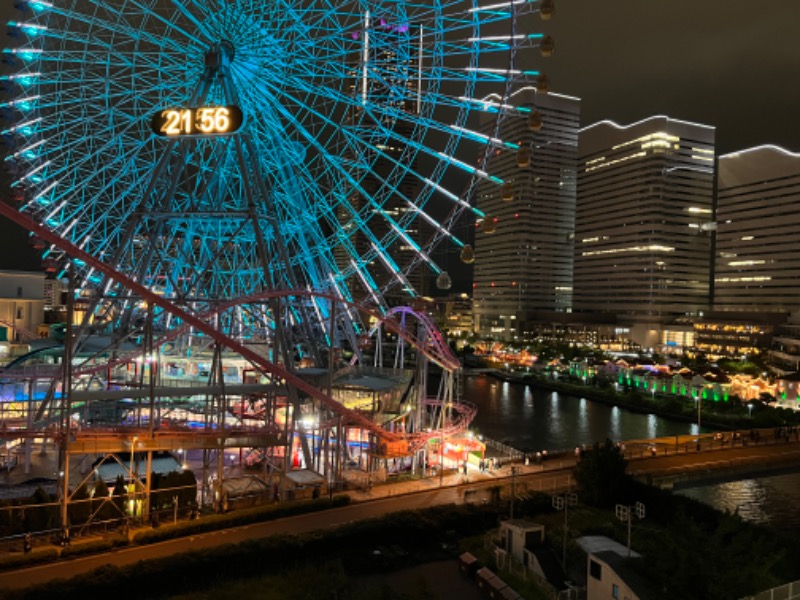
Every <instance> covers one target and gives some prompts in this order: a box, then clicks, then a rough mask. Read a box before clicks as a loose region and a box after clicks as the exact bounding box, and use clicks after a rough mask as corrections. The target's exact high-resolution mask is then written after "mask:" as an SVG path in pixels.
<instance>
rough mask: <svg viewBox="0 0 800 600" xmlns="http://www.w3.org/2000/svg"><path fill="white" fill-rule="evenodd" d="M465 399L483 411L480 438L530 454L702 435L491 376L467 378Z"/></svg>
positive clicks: (476, 425)
mask: <svg viewBox="0 0 800 600" xmlns="http://www.w3.org/2000/svg"><path fill="white" fill-rule="evenodd" d="M462 397H463V399H464V400H466V401H467V402H472V403H473V404H475V405H476V406H477V407H478V415H477V416H476V417H475V420H474V421H473V426H472V430H473V431H474V432H475V433H476V434H480V435H483V436H485V437H488V438H491V439H493V440H497V441H500V442H503V443H505V444H508V445H509V446H513V447H514V448H517V449H518V450H523V451H525V452H536V451H539V450H547V451H548V452H553V451H560V450H572V449H574V448H575V447H576V446H581V445H583V444H585V445H587V446H590V445H592V444H594V443H595V442H604V441H605V440H606V439H611V440H612V441H618V440H641V439H649V438H655V437H667V436H675V435H687V434H695V433H696V432H697V425H696V424H692V423H682V422H679V421H670V420H667V419H663V418H660V417H657V416H655V415H647V414H641V413H632V412H629V411H626V410H622V409H620V408H617V407H616V406H609V405H607V404H602V403H600V402H592V401H590V400H586V399H583V398H574V397H571V396H565V395H563V394H559V393H558V392H551V391H547V390H541V389H536V388H532V387H530V386H528V385H524V384H520V383H511V382H508V381H501V380H499V379H496V378H494V377H491V376H489V375H480V376H477V375H476V376H473V375H468V376H466V377H465V378H464V387H463V394H462Z"/></svg>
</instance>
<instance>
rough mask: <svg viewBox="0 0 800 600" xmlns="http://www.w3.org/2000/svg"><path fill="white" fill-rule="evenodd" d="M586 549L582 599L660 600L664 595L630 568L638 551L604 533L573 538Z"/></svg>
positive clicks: (638, 555)
mask: <svg viewBox="0 0 800 600" xmlns="http://www.w3.org/2000/svg"><path fill="white" fill-rule="evenodd" d="M577 542H578V545H580V547H581V548H583V550H584V551H585V552H586V555H587V558H586V561H587V562H586V565H587V577H586V600H651V599H652V600H661V599H662V598H666V596H664V595H663V594H661V593H659V592H658V591H657V590H656V589H655V588H654V586H653V584H652V583H650V582H648V581H647V580H645V579H644V578H643V577H642V576H641V575H640V574H639V573H638V572H637V571H636V570H635V569H634V568H632V564H633V562H632V561H638V560H642V557H641V555H640V554H638V553H637V552H634V551H630V553H629V551H628V548H626V547H625V546H623V545H622V544H620V543H619V542H616V541H614V540H612V539H610V538H607V537H605V536H585V537H581V538H578V539H577Z"/></svg>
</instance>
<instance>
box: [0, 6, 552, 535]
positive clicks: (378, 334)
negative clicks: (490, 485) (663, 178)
mask: <svg viewBox="0 0 800 600" xmlns="http://www.w3.org/2000/svg"><path fill="white" fill-rule="evenodd" d="M16 6H17V8H19V9H20V18H19V20H16V21H12V22H10V23H9V31H10V32H11V33H12V34H13V35H14V36H15V39H16V42H15V43H14V44H13V45H12V46H11V47H9V48H6V49H5V50H4V51H3V57H4V61H5V62H7V63H9V64H12V65H13V67H14V72H13V74H11V75H3V76H2V79H3V81H4V84H5V85H6V86H8V87H10V88H12V89H13V97H12V99H10V100H8V101H4V102H2V103H0V108H2V110H3V111H4V115H3V116H4V117H6V118H7V121H8V125H7V126H6V127H5V128H4V130H3V132H2V133H3V136H4V140H5V141H6V142H7V143H8V145H9V148H10V149H9V151H8V152H7V156H6V161H5V164H6V166H7V168H8V170H9V171H10V172H11V173H12V175H13V182H12V185H11V197H10V200H11V204H7V203H0V213H2V214H3V215H4V216H5V217H7V218H9V219H11V220H12V221H14V222H16V223H18V224H19V225H22V226H23V227H24V228H26V229H27V230H29V231H30V232H31V240H32V243H34V244H35V246H36V247H37V248H41V249H42V252H43V254H42V256H43V259H44V263H43V266H44V268H45V270H46V271H47V272H48V273H50V274H51V275H52V276H53V277H57V278H60V279H63V280H65V281H67V282H68V286H69V289H70V305H69V306H70V308H69V314H68V319H67V321H68V324H67V332H66V339H65V343H64V349H63V354H62V358H61V360H60V363H61V365H62V367H61V368H55V369H54V368H51V369H50V372H49V373H46V372H45V371H46V370H42V369H39V370H35V369H34V371H35V372H34V373H31V370H30V367H26V366H25V364H24V363H19V364H18V365H17V367H15V368H10V369H6V371H5V372H4V373H3V376H4V377H5V379H4V381H6V382H12V383H13V385H14V386H16V387H15V388H14V389H15V390H17V389H18V388H19V387H20V386H17V383H14V382H23V383H22V384H20V385H21V388H22V390H23V393H26V392H25V390H28V392H27V394H28V395H27V397H26V399H25V400H23V402H22V404H23V405H24V407H25V408H23V409H22V410H21V412H20V415H21V416H20V418H24V422H21V421H14V420H13V419H10V420H9V421H8V423H11V425H12V428H13V429H14V432H13V434H5V435H6V438H5V439H6V440H9V439H12V438H13V439H30V438H45V439H47V438H52V439H56V440H57V441H58V443H59V445H60V449H61V472H62V480H63V482H64V484H63V485H62V492H61V510H62V525H63V526H65V527H66V526H67V525H68V521H69V517H68V514H69V511H68V506H69V503H70V498H71V495H72V494H74V491H75V490H74V489H71V488H70V483H69V482H70V473H69V470H70V468H71V465H72V463H73V461H72V459H73V458H74V457H79V456H83V455H96V456H100V457H105V458H109V459H113V460H116V461H117V462H119V463H120V464H124V463H126V462H129V463H130V464H129V469H128V477H127V478H128V479H129V480H130V482H131V485H132V486H133V489H132V490H131V493H132V494H133V495H137V494H138V495H140V496H141V498H142V499H143V500H144V508H143V511H142V513H141V514H143V515H146V514H147V512H148V510H149V507H148V505H147V503H148V502H149V498H150V491H151V490H150V487H149V486H150V479H151V478H150V477H149V476H147V474H149V473H150V463H151V461H152V459H153V453H154V452H159V451H171V452H175V451H177V450H178V449H180V450H183V451H186V450H188V449H192V448H195V449H198V450H202V451H203V454H204V460H203V476H202V478H201V484H200V490H201V496H202V498H203V500H204V501H205V500H206V499H209V501H210V500H215V501H219V499H220V495H221V485H222V482H223V480H224V452H225V450H226V449H228V448H237V449H259V450H260V452H261V458H262V461H261V462H262V464H263V465H265V467H264V468H265V471H264V479H265V480H268V481H269V482H272V481H273V477H274V476H275V474H277V476H278V481H279V482H280V485H281V486H282V485H283V482H284V479H282V478H284V477H286V476H287V475H288V474H289V473H290V472H291V471H292V469H293V467H295V466H297V465H295V464H294V461H295V460H297V461H299V462H300V463H301V464H302V465H303V466H305V467H306V468H308V469H311V470H313V471H315V472H318V473H320V474H321V475H322V477H324V478H325V480H326V482H327V484H328V485H330V486H335V485H341V484H342V482H343V481H344V480H345V476H344V470H345V465H346V463H347V462H348V460H350V458H351V457H349V456H348V452H349V450H348V448H349V447H350V446H351V445H352V439H353V435H354V432H357V434H356V437H358V439H359V440H365V441H364V442H363V443H362V442H359V448H362V449H365V454H366V455H367V456H368V457H369V460H368V464H366V465H362V467H363V468H365V469H367V470H372V469H376V468H378V466H379V465H380V462H381V461H384V462H385V461H386V460H387V459H388V458H394V457H408V456H411V457H414V459H413V460H412V465H414V467H413V468H417V467H416V465H419V464H422V465H423V466H422V468H424V466H425V465H424V459H422V460H418V457H421V456H424V455H425V453H426V452H427V451H428V447H429V445H430V441H431V440H432V439H436V440H438V441H437V443H438V444H440V445H441V443H442V440H443V438H444V437H445V436H447V435H450V434H454V433H460V432H463V431H465V430H466V428H467V427H468V425H469V422H470V420H471V418H472V417H473V416H474V409H473V408H472V407H470V406H469V405H466V404H464V403H462V402H459V400H460V399H459V398H458V397H457V396H458V394H457V391H456V386H455V381H456V372H457V370H458V361H457V360H456V359H455V358H454V357H453V355H452V353H451V352H450V350H449V348H448V346H447V344H446V342H445V341H444V339H443V338H442V336H441V334H440V333H439V332H438V330H437V329H436V327H435V326H434V325H433V324H432V323H431V322H430V320H429V319H427V318H426V317H425V316H424V315H423V314H421V313H420V312H419V311H415V310H411V309H408V308H395V309H389V307H388V303H387V301H386V298H387V295H398V294H399V295H404V296H405V297H406V298H408V299H409V301H413V299H414V298H415V296H416V295H417V291H416V290H415V289H414V287H413V286H412V285H411V283H410V278H411V277H412V275H415V274H418V273H419V272H420V271H423V272H425V273H429V274H430V275H431V276H432V277H435V278H436V280H437V283H438V284H439V285H440V286H441V287H443V288H447V287H449V286H450V277H449V275H448V274H447V273H446V272H445V271H443V270H442V269H441V268H440V267H439V266H438V265H437V262H436V261H435V260H434V258H433V255H432V251H433V249H434V248H435V247H436V246H437V245H438V244H439V243H440V242H444V243H445V244H446V245H447V246H448V247H452V248H454V249H456V250H459V249H460V250H461V251H462V254H466V255H471V249H470V247H469V246H468V245H467V243H466V242H465V241H464V240H462V239H461V237H460V236H459V235H458V234H457V227H456V224H457V223H458V222H459V219H461V218H462V217H464V216H465V215H471V216H472V217H473V218H476V219H478V220H480V219H483V218H484V217H485V215H483V214H482V213H481V212H480V211H479V210H478V209H476V208H475V207H474V206H473V205H472V202H471V200H472V195H473V193H474V191H475V189H476V186H477V184H478V182H479V181H488V182H490V183H492V184H494V185H495V186H496V188H497V193H502V190H503V186H504V182H503V181H502V180H501V179H499V178H497V177H493V176H492V175H490V174H489V173H488V172H487V171H485V170H483V169H481V168H477V167H474V166H472V165H471V164H469V162H468V161H465V160H462V159H459V158H457V155H464V156H470V157H473V156H476V155H478V156H479V157H480V160H479V164H481V165H483V168H484V169H485V168H486V167H485V165H486V164H488V161H489V159H490V157H491V156H494V155H496V154H497V153H500V152H514V153H517V152H518V151H519V150H520V147H519V145H518V144H517V143H516V142H515V141H513V140H501V139H498V138H497V137H494V136H492V135H487V134H485V133H480V132H478V131H476V129H477V124H476V123H475V121H476V120H477V119H478V118H481V119H484V120H488V121H491V122H493V123H494V131H495V132H496V131H499V125H500V122H501V121H502V119H504V118H505V117H506V116H508V115H514V116H518V115H519V114H520V113H525V112H529V111H530V109H526V108H514V107H512V106H509V105H507V104H506V103H505V102H504V100H503V99H504V98H507V97H508V95H509V93H510V92H511V91H512V90H513V89H514V88H515V87H517V86H519V85H523V84H530V83H532V82H535V83H538V84H539V85H540V86H541V87H542V89H544V87H545V85H546V78H545V77H544V76H543V75H542V74H540V73H539V72H538V71H535V70H530V69H528V68H527V67H525V66H523V63H524V62H525V61H526V60H527V59H526V58H525V52H526V51H527V50H530V49H539V50H541V51H542V53H543V54H545V53H550V52H552V40H550V39H549V38H548V37H546V36H544V35H542V34H539V33H527V32H523V31H522V27H521V26H522V24H523V22H524V19H525V18H527V17H528V16H530V15H536V14H538V15H539V16H540V17H542V18H543V19H547V18H549V17H550V16H551V15H552V13H553V7H552V2H550V1H549V0H532V1H528V0H509V1H504V2H488V3H481V2H478V1H477V0H471V1H470V2H467V3H464V2H460V1H459V2H454V1H449V0H431V1H430V2H428V3H422V4H420V3H407V2H403V1H400V2H383V1H382V0H367V1H361V2H354V1H353V2H344V3H340V4H331V3H325V2H318V1H316V0H308V1H304V2H300V3H297V2H291V1H287V0H274V1H269V2H264V1H263V0H234V1H222V0H182V1H175V2H167V1H164V0H113V1H111V0H108V1H103V0H99V1H98V0H95V1H92V2H89V1H88V0H62V1H59V2H49V1H48V2H46V1H44V0H18V1H17V2H16ZM220 108H225V109H226V111H227V110H228V109H230V111H231V112H224V113H223V112H219V110H218V109H220ZM169 111H172V113H169ZM237 111H239V112H241V114H242V116H243V120H242V123H241V124H238V123H237V124H235V125H234V124H232V123H231V122H230V120H229V116H230V115H231V114H235V113H236V112H237ZM159 118H163V119H167V120H169V119H171V118H174V119H175V120H174V121H173V122H172V124H171V125H164V126H163V127H161V126H160V125H159V126H157V125H156V124H155V123H156V122H157V121H158V119H159ZM184 119H186V120H185V121H184ZM190 120H191V121H192V123H189V121H190ZM159 127H161V129H160V130H159ZM153 128H155V129H153ZM452 181H456V182H458V184H459V185H460V186H462V187H463V188H464V190H465V191H464V192H463V193H457V192H453V191H451V190H450V189H449V184H447V183H446V182H452ZM435 215H442V216H438V217H437V216H435ZM470 260H471V259H470ZM385 338H391V344H390V346H391V351H389V350H388V349H387V348H388V347H389V345H387V344H386V342H385ZM368 346H369V347H370V351H369V352H366V349H367V347H368ZM407 352H408V356H407V355H406V353H407ZM369 355H371V356H369ZM384 358H386V360H387V361H393V364H392V365H391V366H389V365H388V364H384ZM187 361H188V362H187ZM370 361H371V362H372V364H369V366H367V365H368V363H369V362H370ZM199 362H204V365H205V368H203V369H200V370H199V371H198V373H199V374H197V375H195V376H194V377H195V379H193V380H192V379H190V378H189V379H187V378H186V377H184V379H183V380H181V379H180V377H176V378H173V379H170V375H169V371H170V370H171V369H173V370H176V371H177V370H180V367H179V364H180V365H184V366H186V365H189V364H190V363H191V364H192V365H194V366H197V365H198V364H199ZM431 362H433V363H435V364H436V365H438V366H439V367H440V368H441V369H442V371H443V373H444V375H443V376H442V385H441V386H440V389H439V390H438V391H437V393H436V394H428V391H427V380H428V377H427V370H428V365H429V364H430V363H431ZM29 364H32V363H29ZM132 369H133V372H134V376H133V377H131V370H132ZM231 369H233V372H235V377H234V379H233V380H231V377H230V375H231ZM409 372H410V373H411V375H407V373H409ZM403 373H406V375H403ZM366 375H370V376H378V377H379V378H382V379H383V380H384V381H390V382H393V383H392V385H388V386H386V387H381V388H380V390H381V393H380V394H379V393H378V391H377V389H378V388H376V387H374V386H375V385H376V384H373V389H371V390H369V391H370V393H371V395H372V399H373V401H372V404H371V405H370V406H364V405H363V403H359V402H358V401H354V400H353V398H352V397H350V396H353V395H355V396H359V395H360V396H364V395H365V392H364V389H361V390H360V391H359V392H357V393H354V394H350V395H348V390H350V391H352V390H354V389H356V388H357V387H358V386H357V384H355V383H354V382H355V381H356V380H357V379H359V378H362V379H363V378H364V377H365V376H366ZM200 379H202V381H200ZM42 382H45V383H44V385H45V387H46V391H45V392H44V394H43V396H42V397H41V398H38V397H35V394H34V392H33V390H35V389H38V386H40V385H43V383H42ZM200 384H201V385H200ZM354 385H355V387H354ZM15 393H16V392H15ZM378 396H380V398H379V400H376V398H377V397H378ZM123 401H125V402H128V403H129V404H128V407H127V408H125V409H124V410H123V409H121V408H120V403H121V402H123ZM131 403H132V404H131ZM187 405H191V406H192V407H194V409H196V410H197V411H198V412H199V414H201V415H202V419H201V423H200V426H199V427H194V428H187V427H186V426H185V423H182V422H180V421H181V420H180V419H176V418H174V415H176V414H177V413H178V412H179V410H180V407H185V406H187ZM109 414H111V415H115V416H114V418H116V419H117V422H114V423H111V422H108V419H107V418H105V417H104V416H103V415H109ZM17 425H18V426H17ZM14 436H16V438H15V437H14ZM140 453H141V456H142V457H146V458H143V460H146V461H147V465H148V467H147V468H146V469H145V471H144V473H145V476H144V477H140V476H139V472H138V471H137V470H136V469H135V468H134V466H133V463H134V460H133V456H134V455H135V454H136V455H137V456H138V455H139V454H140ZM126 454H130V455H131V459H130V461H125V460H122V459H120V457H121V456H125V455H126ZM298 456H299V458H297V457H298ZM72 466H73V468H74V465H72ZM267 469H269V472H267ZM208 472H216V477H209V476H208Z"/></svg>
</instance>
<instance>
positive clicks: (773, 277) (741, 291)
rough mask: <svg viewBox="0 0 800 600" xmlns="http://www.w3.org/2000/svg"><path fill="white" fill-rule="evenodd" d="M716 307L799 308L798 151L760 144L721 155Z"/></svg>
mask: <svg viewBox="0 0 800 600" xmlns="http://www.w3.org/2000/svg"><path fill="white" fill-rule="evenodd" d="M718 174H719V175H718V177H719V179H718V181H719V183H718V194H717V223H718V224H717V247H716V261H715V268H716V272H715V290H714V309H715V310H717V311H738V312H782V313H790V312H797V311H798V310H800V284H799V283H798V273H800V238H799V237H798V233H799V232H800V211H798V203H799V202H800V154H795V153H792V152H789V151H788V150H784V149H783V148H778V147H776V146H759V147H757V148H749V149H747V150H741V151H739V152H733V153H732V154H725V155H723V156H720V157H719V166H718Z"/></svg>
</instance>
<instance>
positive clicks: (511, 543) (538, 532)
mask: <svg viewBox="0 0 800 600" xmlns="http://www.w3.org/2000/svg"><path fill="white" fill-rule="evenodd" d="M543 542H544V525H538V524H536V523H533V522H531V521H527V520H525V519H514V520H510V521H501V522H500V547H501V548H502V549H503V550H505V551H506V552H508V553H509V554H510V555H511V556H512V557H513V558H514V560H516V561H517V562H518V563H520V564H524V561H525V549H526V548H532V547H533V546H536V545H538V544H542V543H543Z"/></svg>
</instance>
